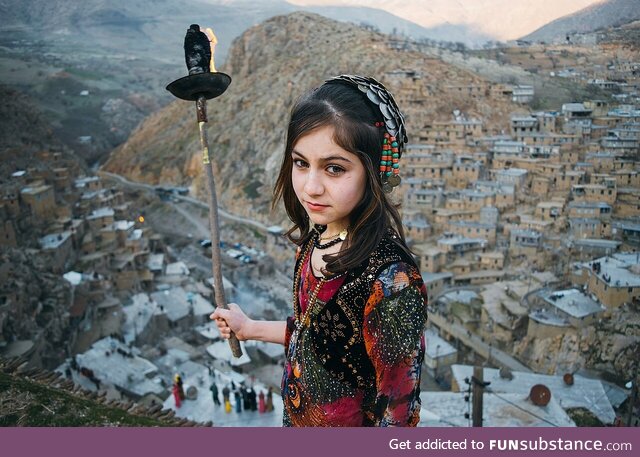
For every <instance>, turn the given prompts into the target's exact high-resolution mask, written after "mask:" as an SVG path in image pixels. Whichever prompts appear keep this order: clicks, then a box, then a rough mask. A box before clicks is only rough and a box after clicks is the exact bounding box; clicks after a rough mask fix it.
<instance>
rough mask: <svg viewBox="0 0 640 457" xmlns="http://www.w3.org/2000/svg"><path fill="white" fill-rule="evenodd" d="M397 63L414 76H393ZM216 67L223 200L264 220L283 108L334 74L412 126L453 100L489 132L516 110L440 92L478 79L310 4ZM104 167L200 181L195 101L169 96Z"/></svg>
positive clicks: (215, 145)
mask: <svg viewBox="0 0 640 457" xmlns="http://www.w3.org/2000/svg"><path fill="white" fill-rule="evenodd" d="M336 43H342V45H341V46H336ZM398 70H403V71H410V72H412V73H410V75H415V76H413V77H411V76H406V74H403V73H401V74H400V75H395V76H394V74H393V72H396V71H398ZM221 71H224V72H226V73H228V74H230V75H231V77H232V78H233V82H232V84H231V86H230V87H229V89H228V90H227V92H226V93H225V94H224V95H223V96H222V97H220V98H219V99H216V100H214V101H212V102H210V103H209V113H210V121H209V141H210V149H211V151H212V153H213V157H214V160H215V161H216V165H217V168H218V173H217V176H216V183H217V186H218V192H219V193H220V194H221V203H222V205H223V206H226V207H231V206H232V207H233V210H234V212H237V213H241V214H243V215H248V216H252V217H255V218H257V219H259V220H263V221H272V219H269V213H268V210H267V206H268V205H267V204H268V201H269V198H270V194H271V189H272V186H273V183H274V181H275V178H276V175H277V171H278V169H279V165H280V161H281V154H282V150H283V148H284V136H285V130H286V122H287V117H288V113H289V110H290V107H291V105H292V103H293V102H294V100H295V99H296V98H297V97H298V96H299V95H300V94H302V93H303V92H304V91H306V90H307V89H309V88H311V87H315V86H317V85H319V84H321V83H322V82H323V81H324V80H325V79H327V78H328V77H330V76H332V75H336V74H341V73H360V74H370V75H374V76H376V77H378V78H380V79H381V80H382V82H383V83H386V84H387V85H388V86H389V87H390V89H391V90H392V91H393V92H394V94H395V95H396V98H397V100H398V103H399V104H400V106H401V108H402V109H403V110H404V111H405V113H406V117H407V120H408V131H409V134H410V135H411V132H412V131H417V130H418V129H419V128H421V127H422V126H423V125H424V123H425V122H427V121H432V120H438V119H443V120H448V119H450V118H451V112H452V110H453V109H459V110H460V111H462V112H463V113H464V114H466V115H467V117H469V118H473V117H477V118H480V117H481V118H483V119H485V120H487V121H488V125H489V126H490V127H491V128H492V129H493V130H494V131H495V132H497V131H499V130H501V129H505V128H507V127H508V119H509V117H508V115H509V113H510V112H511V111H512V110H513V109H515V106H514V105H512V104H511V103H510V102H509V101H508V100H507V99H504V98H500V99H491V98H488V97H477V98H472V97H468V96H466V95H464V94H463V93H462V92H460V94H458V93H453V92H451V91H449V94H448V93H447V91H446V90H445V89H446V86H450V85H465V84H473V83H480V82H481V79H480V78H478V77H477V76H475V75H473V74H472V73H469V72H466V71H464V70H460V69H458V68H456V67H453V66H451V65H448V64H445V63H443V62H442V61H440V60H438V59H436V58H433V57H429V56H427V55H425V54H421V53H418V52H403V51H397V50H394V49H393V48H392V47H390V46H389V44H388V41H387V37H386V36H385V35H381V34H376V33H371V32H368V31H366V30H363V29H361V28H358V27H355V26H351V25H348V24H342V23H338V22H334V21H331V20H329V19H325V18H323V17H321V16H318V15H314V14H310V13H293V14H290V15H287V16H279V17H275V18H272V19H270V20H268V21H266V22H264V23H262V24H260V25H258V26H255V27H253V28H251V29H249V30H248V31H246V32H245V33H244V34H243V35H242V36H241V37H239V38H238V39H237V40H235V41H234V43H233V45H232V48H231V52H230V54H229V58H228V62H227V64H226V65H225V66H224V67H223V68H221ZM410 141H411V138H410ZM104 168H105V169H106V170H107V171H111V172H114V173H119V174H123V175H125V176H128V177H129V178H131V179H133V180H144V181H146V182H149V183H160V182H172V183H175V184H180V185H193V186H194V189H195V190H196V191H197V190H199V189H202V188H203V185H202V178H201V176H202V165H201V164H200V147H199V140H198V134H197V125H196V121H195V111H194V106H193V103H189V102H183V101H176V102H174V103H172V104H170V105H169V106H167V107H166V108H164V109H162V110H160V111H158V112H156V113H154V114H153V115H152V116H150V117H149V118H148V119H147V120H145V121H144V122H143V123H142V124H141V125H140V127H139V128H138V129H137V130H136V131H135V132H134V133H133V134H132V135H131V137H130V138H129V140H128V141H127V142H126V143H125V144H124V145H122V146H121V147H119V148H118V149H116V150H115V151H113V153H112V154H111V156H110V158H109V160H108V162H107V163H106V165H105V167H104Z"/></svg>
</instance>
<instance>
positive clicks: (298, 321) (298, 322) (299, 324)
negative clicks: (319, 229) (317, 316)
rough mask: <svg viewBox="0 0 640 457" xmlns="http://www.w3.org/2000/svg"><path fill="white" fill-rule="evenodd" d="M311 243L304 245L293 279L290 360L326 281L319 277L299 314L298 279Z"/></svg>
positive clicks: (292, 358)
mask: <svg viewBox="0 0 640 457" xmlns="http://www.w3.org/2000/svg"><path fill="white" fill-rule="evenodd" d="M313 243H314V242H313V241H312V242H310V243H307V245H306V246H305V248H304V251H303V252H302V254H301V257H300V259H301V260H300V265H299V266H298V269H297V271H296V274H295V276H294V280H293V314H294V325H295V328H294V330H293V333H292V334H291V341H293V342H294V344H295V346H294V351H293V353H292V354H291V356H290V360H294V357H295V354H296V352H297V349H298V338H299V337H300V332H301V331H302V329H303V328H304V327H307V326H308V325H309V322H310V321H311V310H312V309H313V307H314V306H315V304H316V300H317V299H318V294H319V293H320V289H322V286H323V285H324V283H325V282H326V278H325V277H322V278H320V280H319V281H318V283H317V284H316V286H315V287H314V288H313V292H311V295H310V296H309V302H308V303H307V309H306V310H305V312H304V314H303V315H302V316H300V311H301V306H300V300H299V295H300V292H299V288H300V279H301V277H302V268H303V267H304V263H305V261H306V257H307V254H308V253H309V252H310V249H309V247H310V246H313ZM309 268H312V267H311V259H309Z"/></svg>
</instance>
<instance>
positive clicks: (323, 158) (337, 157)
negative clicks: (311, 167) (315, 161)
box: [291, 149, 352, 163]
mask: <svg viewBox="0 0 640 457" xmlns="http://www.w3.org/2000/svg"><path fill="white" fill-rule="evenodd" d="M291 154H296V155H298V156H300V158H302V159H303V160H306V161H307V162H308V160H307V158H306V157H305V156H304V155H302V154H301V153H300V152H299V151H296V150H295V149H294V150H292V151H291ZM336 160H342V161H343V162H347V163H352V162H351V161H350V160H349V159H347V158H346V157H342V156H328V157H321V158H320V161H321V162H333V161H336Z"/></svg>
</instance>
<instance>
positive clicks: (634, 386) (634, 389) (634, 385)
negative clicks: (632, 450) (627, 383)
mask: <svg viewBox="0 0 640 457" xmlns="http://www.w3.org/2000/svg"><path fill="white" fill-rule="evenodd" d="M638 367H640V364H638V363H636V370H635V372H634V374H633V379H632V380H631V396H630V397H629V412H628V414H627V427H631V422H633V410H634V408H635V406H636V400H637V399H638Z"/></svg>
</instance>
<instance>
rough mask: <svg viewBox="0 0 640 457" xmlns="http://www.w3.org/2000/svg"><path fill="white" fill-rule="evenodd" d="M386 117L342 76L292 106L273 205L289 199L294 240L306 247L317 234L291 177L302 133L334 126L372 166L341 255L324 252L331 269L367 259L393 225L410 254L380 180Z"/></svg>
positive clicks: (347, 146) (345, 145)
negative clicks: (377, 123) (381, 125)
mask: <svg viewBox="0 0 640 457" xmlns="http://www.w3.org/2000/svg"><path fill="white" fill-rule="evenodd" d="M380 121H384V119H383V118H382V115H381V113H380V112H378V110H377V108H376V107H375V106H374V105H372V104H371V103H370V102H369V101H368V100H367V98H366V96H365V95H364V94H362V93H361V92H360V91H358V90H357V89H355V88H353V87H350V86H348V85H346V84H344V83H340V82H337V81H331V82H327V83H325V84H323V85H322V86H320V87H319V88H317V89H314V90H312V91H310V92H308V93H306V94H305V95H303V96H302V97H301V98H300V99H299V100H298V101H297V102H296V104H295V105H294V107H293V109H292V110H291V120H290V121H289V128H288V131H287V141H286V146H285V150H284V157H283V158H282V166H281V167H280V174H279V175H278V179H277V181H276V184H275V188H274V191H273V201H272V208H275V206H276V205H277V203H278V201H279V200H280V199H282V200H283V202H284V206H285V209H286V211H287V215H288V216H289V219H291V221H292V222H293V224H294V225H293V227H292V228H291V229H290V230H289V231H288V232H287V233H286V234H285V235H286V236H287V237H288V238H289V240H291V241H292V242H294V243H295V244H297V245H298V246H300V245H302V244H304V243H306V242H307V241H308V240H309V238H310V237H311V236H312V235H313V227H312V226H311V225H310V221H309V218H308V217H307V213H306V211H305V210H304V207H303V206H302V204H301V203H300V202H299V201H298V198H297V197H296V194H295V191H294V189H293V184H292V181H291V172H292V167H293V159H292V157H291V152H292V150H293V147H294V146H295V144H296V142H297V141H298V140H299V139H300V138H302V137H303V136H305V135H307V134H309V133H311V132H312V131H314V130H316V129H318V128H320V127H325V126H328V125H330V126H332V127H333V128H334V138H333V141H334V142H335V143H336V144H337V145H338V146H340V147H341V148H342V149H344V150H346V151H349V152H351V153H353V154H355V155H356V156H358V158H359V159H360V161H361V162H362V165H363V166H364V168H365V170H366V188H365V191H364V195H363V197H362V200H361V201H360V202H359V203H358V204H357V205H356V207H355V208H354V209H353V211H352V212H351V215H350V231H349V234H348V236H347V239H346V241H345V243H344V245H343V248H342V250H341V251H340V252H339V253H337V254H334V255H325V256H324V257H323V259H324V260H325V261H326V262H327V266H326V272H327V273H328V274H341V273H343V272H346V271H347V270H350V269H353V268H355V267H357V266H359V265H361V264H362V263H363V262H365V261H366V260H367V259H368V258H369V256H370V255H371V253H372V252H373V250H374V249H375V248H376V246H377V245H378V243H379V242H380V240H381V239H382V237H383V236H384V235H385V233H386V232H387V231H388V230H389V228H395V230H396V231H397V233H398V235H399V238H396V240H398V243H399V245H400V246H401V248H402V249H403V250H404V251H405V252H406V253H407V254H408V255H410V251H409V249H408V248H407V246H406V242H405V239H404V232H403V230H402V220H401V218H400V215H399V213H398V210H397V208H396V207H395V206H394V205H393V204H392V203H391V201H390V200H389V198H388V197H387V194H386V193H385V192H384V191H383V190H382V184H381V182H380V176H379V169H378V167H379V165H380V155H381V152H382V141H383V139H384V132H385V130H384V129H383V128H378V127H376V126H375V124H376V122H380ZM295 231H299V232H300V235H299V236H298V237H293V236H292V234H293V233H294V232H295Z"/></svg>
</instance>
